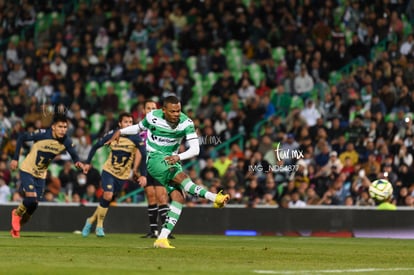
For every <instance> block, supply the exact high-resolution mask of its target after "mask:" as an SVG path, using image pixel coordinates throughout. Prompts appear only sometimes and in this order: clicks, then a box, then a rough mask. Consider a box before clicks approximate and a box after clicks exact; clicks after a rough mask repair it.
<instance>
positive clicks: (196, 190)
mask: <svg viewBox="0 0 414 275" xmlns="http://www.w3.org/2000/svg"><path fill="white" fill-rule="evenodd" d="M181 186H182V187H183V188H184V190H185V191H186V192H188V193H190V194H191V195H197V196H199V197H201V198H206V199H208V200H210V201H213V202H214V201H215V199H216V194H214V193H211V192H210V191H207V190H206V189H204V187H202V186H200V185H197V184H195V183H194V182H192V181H191V179H190V178H186V179H185V180H183V182H182V183H181Z"/></svg>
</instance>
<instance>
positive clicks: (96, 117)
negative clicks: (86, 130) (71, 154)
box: [89, 113, 105, 134]
mask: <svg viewBox="0 0 414 275" xmlns="http://www.w3.org/2000/svg"><path fill="white" fill-rule="evenodd" d="M89 120H90V121H91V129H90V131H91V134H97V133H98V132H99V130H100V129H101V127H102V124H103V122H104V121H105V116H104V115H102V114H99V113H94V114H92V115H91V116H89Z"/></svg>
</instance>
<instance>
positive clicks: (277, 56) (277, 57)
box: [272, 47, 286, 64]
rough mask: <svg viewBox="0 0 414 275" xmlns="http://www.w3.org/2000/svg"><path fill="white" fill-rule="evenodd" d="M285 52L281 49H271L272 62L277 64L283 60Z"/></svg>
mask: <svg viewBox="0 0 414 275" xmlns="http://www.w3.org/2000/svg"><path fill="white" fill-rule="evenodd" d="M285 53H286V50H285V48H283V47H276V48H273V49H272V57H273V60H274V61H275V62H276V63H277V64H278V63H279V62H280V61H282V60H283V59H285Z"/></svg>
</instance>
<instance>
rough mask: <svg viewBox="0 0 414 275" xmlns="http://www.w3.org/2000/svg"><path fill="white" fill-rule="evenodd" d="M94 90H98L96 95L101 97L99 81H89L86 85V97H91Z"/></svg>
mask: <svg viewBox="0 0 414 275" xmlns="http://www.w3.org/2000/svg"><path fill="white" fill-rule="evenodd" d="M92 90H96V93H97V94H98V95H99V94H100V90H101V88H100V85H99V83H98V82H97V81H89V82H87V83H86V85H85V92H86V96H89V95H91V93H92Z"/></svg>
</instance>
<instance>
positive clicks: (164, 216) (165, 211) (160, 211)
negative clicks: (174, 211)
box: [158, 204, 170, 226]
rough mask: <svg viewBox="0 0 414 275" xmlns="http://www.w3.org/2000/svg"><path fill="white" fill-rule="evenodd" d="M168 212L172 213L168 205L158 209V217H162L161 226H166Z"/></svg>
mask: <svg viewBox="0 0 414 275" xmlns="http://www.w3.org/2000/svg"><path fill="white" fill-rule="evenodd" d="M168 211H170V208H169V207H168V205H167V204H163V205H160V206H159V207H158V215H159V217H160V222H161V226H164V224H165V221H166V219H167V214H168Z"/></svg>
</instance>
